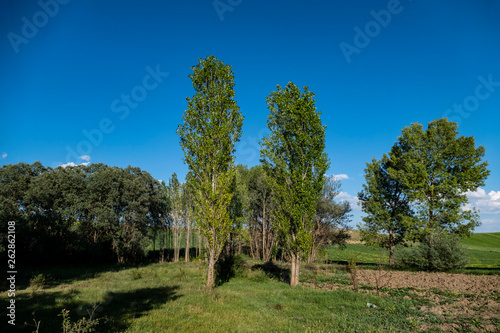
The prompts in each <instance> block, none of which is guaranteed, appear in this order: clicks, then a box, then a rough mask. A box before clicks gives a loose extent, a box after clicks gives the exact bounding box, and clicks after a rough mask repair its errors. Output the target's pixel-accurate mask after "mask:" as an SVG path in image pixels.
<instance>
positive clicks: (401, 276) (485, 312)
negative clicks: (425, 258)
mask: <svg viewBox="0 0 500 333" xmlns="http://www.w3.org/2000/svg"><path fill="white" fill-rule="evenodd" d="M357 276H358V284H361V285H367V286H371V287H372V288H373V289H372V290H365V289H361V291H363V292H370V293H376V285H377V279H378V280H379V286H380V287H381V288H382V287H386V288H390V289H397V288H409V289H404V291H405V292H406V293H407V296H404V297H405V298H407V299H410V298H411V297H410V296H412V294H413V295H416V296H418V297H421V298H425V299H427V300H429V301H430V302H432V304H433V305H432V306H421V307H420V310H421V311H424V312H431V313H433V314H435V315H436V316H438V317H440V318H442V319H443V321H444V322H445V323H443V324H438V325H432V326H431V325H429V324H426V325H424V326H422V327H421V329H422V330H427V329H430V328H431V327H434V328H439V329H441V330H444V331H455V330H464V329H465V330H472V331H478V332H487V331H492V332H494V331H497V330H498V323H499V322H500V276H497V275H470V274H448V273H428V272H402V271H391V272H384V271H382V272H378V271H376V270H362V269H358V270H357ZM304 285H308V286H311V287H320V288H324V289H327V290H335V289H342V288H349V289H352V285H345V284H335V285H331V284H330V285H321V286H318V285H314V284H313V283H304ZM381 294H386V295H387V294H388V292H384V293H381ZM408 295H409V296H408Z"/></svg>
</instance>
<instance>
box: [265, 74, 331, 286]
mask: <svg viewBox="0 0 500 333" xmlns="http://www.w3.org/2000/svg"><path fill="white" fill-rule="evenodd" d="M267 105H268V108H269V111H270V114H269V116H268V121H267V125H268V127H269V129H270V131H271V133H270V134H269V136H268V137H266V138H264V139H263V140H262V143H261V145H262V149H261V157H262V159H261V161H262V163H263V167H264V170H265V171H266V173H267V174H268V175H269V177H270V178H271V179H272V184H273V189H274V193H275V197H276V199H277V200H276V201H277V205H278V207H277V209H276V211H275V222H276V228H277V230H278V232H279V233H280V235H281V240H282V242H283V244H284V245H285V246H286V250H288V253H289V254H290V257H291V261H292V269H291V279H290V285H291V286H296V285H297V284H298V282H299V273H300V261H301V259H303V258H305V257H306V256H307V254H308V253H309V251H310V249H311V246H312V235H311V233H312V230H313V228H314V222H313V218H314V213H315V211H316V205H317V203H318V199H319V196H320V194H321V190H322V188H323V184H324V182H325V172H326V170H327V169H328V166H329V164H330V163H329V161H328V157H327V155H326V153H325V151H324V150H325V128H326V126H324V125H323V124H322V123H321V119H320V114H321V113H320V112H318V111H316V106H315V101H314V93H312V92H310V91H309V89H308V88H307V87H304V91H303V92H301V90H300V89H299V88H298V87H297V86H295V84H293V83H292V82H289V83H288V84H287V85H286V87H284V88H281V87H280V86H279V85H278V86H277V91H273V92H272V93H271V94H270V95H269V96H268V98H267Z"/></svg>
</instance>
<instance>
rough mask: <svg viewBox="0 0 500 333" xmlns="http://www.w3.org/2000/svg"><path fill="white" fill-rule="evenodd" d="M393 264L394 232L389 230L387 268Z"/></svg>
mask: <svg viewBox="0 0 500 333" xmlns="http://www.w3.org/2000/svg"><path fill="white" fill-rule="evenodd" d="M393 264H394V231H393V230H392V229H391V230H389V266H392V265H393Z"/></svg>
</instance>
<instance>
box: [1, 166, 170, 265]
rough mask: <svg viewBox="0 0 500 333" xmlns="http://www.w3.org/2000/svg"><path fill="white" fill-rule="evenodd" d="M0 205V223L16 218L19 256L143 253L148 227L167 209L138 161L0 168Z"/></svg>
mask: <svg viewBox="0 0 500 333" xmlns="http://www.w3.org/2000/svg"><path fill="white" fill-rule="evenodd" d="M11 191H12V192H11ZM0 206H1V207H3V208H2V209H0V215H1V219H0V227H2V228H4V230H6V229H7V226H6V223H7V221H10V220H12V221H14V222H15V223H16V225H15V227H16V236H18V237H17V238H16V250H18V252H17V253H16V257H17V258H19V259H20V261H21V262H23V263H24V264H28V263H36V264H43V263H46V262H50V263H52V264H54V263H61V262H65V261H74V260H78V261H97V260H100V261H109V260H111V258H112V257H113V256H114V257H115V258H117V259H118V260H119V261H121V262H129V261H134V260H138V259H141V258H143V256H144V250H143V249H144V247H145V246H147V245H148V238H147V229H148V228H149V227H150V226H153V225H157V224H161V223H163V222H162V221H164V220H165V210H166V206H165V198H164V195H163V192H162V189H161V186H160V183H159V182H158V181H157V180H155V179H154V178H153V177H152V176H151V175H150V174H149V173H147V172H145V171H143V170H141V169H139V168H134V167H131V166H129V167H127V168H125V169H122V168H118V167H109V166H107V165H105V164H90V165H88V166H83V165H79V166H73V167H71V166H69V167H66V168H62V167H57V168H55V169H52V168H45V167H43V166H42V165H41V164H40V163H39V162H35V163H34V164H33V165H27V164H25V163H19V164H17V165H6V166H3V167H2V168H1V169H0ZM4 218H5V220H4ZM0 241H1V242H2V243H3V245H4V248H5V245H6V243H5V242H6V238H3V237H2V238H1V239H0Z"/></svg>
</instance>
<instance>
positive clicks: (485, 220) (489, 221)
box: [481, 219, 500, 224]
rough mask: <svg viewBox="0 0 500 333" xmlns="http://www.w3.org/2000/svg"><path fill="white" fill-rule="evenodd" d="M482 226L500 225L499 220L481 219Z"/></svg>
mask: <svg viewBox="0 0 500 333" xmlns="http://www.w3.org/2000/svg"><path fill="white" fill-rule="evenodd" d="M481 222H482V223H483V224H497V223H498V224H500V219H482V220H481Z"/></svg>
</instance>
